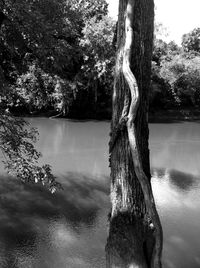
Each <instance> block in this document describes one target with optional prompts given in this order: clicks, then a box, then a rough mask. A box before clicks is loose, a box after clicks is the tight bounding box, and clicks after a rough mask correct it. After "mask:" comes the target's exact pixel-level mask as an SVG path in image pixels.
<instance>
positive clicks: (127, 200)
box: [106, 0, 162, 268]
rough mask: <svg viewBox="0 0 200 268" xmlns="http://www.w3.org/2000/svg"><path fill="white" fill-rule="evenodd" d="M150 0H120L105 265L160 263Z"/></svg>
mask: <svg viewBox="0 0 200 268" xmlns="http://www.w3.org/2000/svg"><path fill="white" fill-rule="evenodd" d="M153 25H154V3H153V0H120V1H119V17H118V32H117V55H116V67H115V81H114V90H113V115H112V124H111V139H110V167H111V202H112V210H111V215H110V230H109V237H108V240H107V245H106V258H107V268H127V267H128V268H131V267H134V268H135V267H138V268H139V267H141V268H147V267H151V268H160V267H161V252H162V228H161V224H160V220H159V217H158V214H157V211H156V207H155V202H154V198H153V194H152V189H151V185H150V178H151V175H150V164H149V149H148V136H149V130H148V97H149V88H150V75H151V57H152V44H153Z"/></svg>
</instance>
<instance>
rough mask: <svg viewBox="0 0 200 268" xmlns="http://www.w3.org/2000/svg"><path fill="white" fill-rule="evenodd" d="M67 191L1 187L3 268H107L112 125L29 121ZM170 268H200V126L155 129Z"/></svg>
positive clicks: (155, 166)
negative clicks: (36, 128)
mask: <svg viewBox="0 0 200 268" xmlns="http://www.w3.org/2000/svg"><path fill="white" fill-rule="evenodd" d="M28 120H29V121H30V123H31V125H33V126H36V127H38V129H39V132H40V140H39V142H38V144H37V147H38V148H39V150H40V151H41V152H42V153H43V160H42V161H43V162H48V163H49V164H51V165H52V167H53V172H54V173H55V174H56V176H57V177H58V180H59V181H60V182H62V184H63V187H64V191H62V192H59V193H56V194H54V195H51V194H50V193H49V192H47V191H46V190H45V189H43V188H40V187H38V186H37V185H36V186H35V185H34V186H30V185H22V184H21V183H19V182H18V181H16V180H15V179H11V178H9V179H8V178H7V176H6V175H5V173H4V172H3V170H2V168H1V180H0V267H2V268H12V267H16V268H29V267H30V268H104V267H105V254H104V247H105V243H106V236H107V227H108V225H107V214H108V212H109V207H110V204H109V169H108V145H107V144H108V139H109V135H108V134H109V127H110V126H109V123H108V122H93V121H90V122H76V121H68V120H64V119H52V120H51V119H46V118H34V119H28ZM150 150H151V168H152V176H153V178H152V185H153V190H154V195H155V199H156V202H157V206H158V210H159V214H160V216H161V220H162V224H163V230H164V251H163V267H164V268H197V267H200V239H199V234H200V224H199V223H200V122H195V123H193V122H192V123H190V122H184V123H183V122H180V123H165V124H163V123H159V124H155V123H154V124H150Z"/></svg>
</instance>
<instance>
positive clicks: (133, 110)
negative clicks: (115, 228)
mask: <svg viewBox="0 0 200 268" xmlns="http://www.w3.org/2000/svg"><path fill="white" fill-rule="evenodd" d="M134 5H135V1H134V0H128V3H127V9H126V18H125V45H124V55H123V56H124V57H123V66H122V71H123V74H124V77H125V79H126V82H127V84H128V87H129V90H130V93H131V103H130V106H129V112H128V117H127V119H128V120H127V121H126V126H127V131H128V139H129V145H130V148H131V154H132V158H133V164H134V168H135V173H136V176H137V178H138V181H139V183H140V185H141V188H142V192H143V195H144V200H145V205H146V208H147V211H148V213H149V215H150V217H151V219H152V223H153V225H154V227H155V230H154V233H155V246H154V249H153V254H152V259H151V268H161V267H162V265H161V255H162V244H163V234H162V226H161V223H160V219H159V216H158V213H157V210H156V206H155V201H154V197H153V193H152V188H151V185H150V183H149V180H148V178H147V176H146V174H145V173H144V170H143V167H142V161H141V156H140V152H139V148H138V144H137V143H138V142H137V138H136V127H135V118H136V114H137V111H138V106H139V101H140V96H139V89H138V85H137V81H136V78H135V76H134V74H133V73H132V71H131V68H130V60H131V47H132V44H133V29H132V18H133V10H134Z"/></svg>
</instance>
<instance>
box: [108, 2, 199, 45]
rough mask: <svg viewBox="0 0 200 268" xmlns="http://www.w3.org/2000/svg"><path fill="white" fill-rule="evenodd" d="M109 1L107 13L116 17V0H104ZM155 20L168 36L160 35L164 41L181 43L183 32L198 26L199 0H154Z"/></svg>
mask: <svg viewBox="0 0 200 268" xmlns="http://www.w3.org/2000/svg"><path fill="white" fill-rule="evenodd" d="M106 1H107V2H108V3H109V13H110V16H111V17H113V18H117V13H118V0H106ZM154 2H155V20H156V22H159V23H162V24H163V26H164V27H165V28H166V31H167V33H168V36H162V38H163V39H165V40H166V41H168V42H169V41H171V40H174V41H175V42H176V43H177V44H179V45H180V44H181V37H182V35H183V34H185V33H188V32H190V31H191V30H193V29H194V28H197V27H200V0H190V1H188V0H154Z"/></svg>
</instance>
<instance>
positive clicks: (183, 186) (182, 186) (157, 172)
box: [152, 169, 198, 191]
mask: <svg viewBox="0 0 200 268" xmlns="http://www.w3.org/2000/svg"><path fill="white" fill-rule="evenodd" d="M152 174H153V176H154V177H157V178H159V179H163V178H164V177H165V176H166V175H167V177H168V178H169V181H170V183H171V184H172V185H173V186H175V187H176V188H178V190H183V191H190V190H192V188H193V187H194V185H195V184H196V183H197V181H198V178H197V177H195V176H194V175H192V174H189V173H185V172H181V171H178V170H174V169H172V170H168V169H153V170H152Z"/></svg>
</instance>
